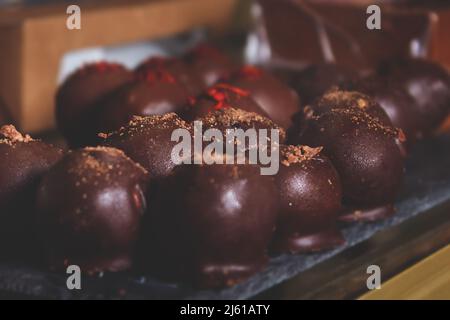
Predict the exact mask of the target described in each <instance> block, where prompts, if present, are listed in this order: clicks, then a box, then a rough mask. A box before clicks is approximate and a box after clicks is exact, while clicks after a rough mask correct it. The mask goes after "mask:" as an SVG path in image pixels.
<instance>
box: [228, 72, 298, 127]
mask: <svg viewBox="0 0 450 320" xmlns="http://www.w3.org/2000/svg"><path fill="white" fill-rule="evenodd" d="M229 82H230V83H231V84H233V85H235V86H236V87H239V88H242V89H244V90H247V91H248V92H250V95H251V97H252V98H253V100H255V101H256V102H257V103H258V104H259V106H260V107H261V109H263V110H264V111H265V112H266V114H267V116H268V117H269V118H270V119H272V120H273V121H274V122H275V123H277V124H278V125H280V126H282V127H283V128H285V129H287V128H289V127H290V126H291V125H292V116H293V115H294V113H296V112H298V111H299V109H300V101H299V98H298V95H297V93H296V92H295V91H294V90H292V89H291V88H289V87H288V86H287V85H285V84H284V83H283V82H281V81H280V80H278V79H277V78H275V77H274V76H272V75H270V74H269V73H267V72H265V71H263V70H261V69H258V68H256V67H252V66H245V67H242V68H241V69H240V70H238V71H237V72H236V73H235V74H234V75H233V76H232V77H231V78H230V79H229Z"/></svg>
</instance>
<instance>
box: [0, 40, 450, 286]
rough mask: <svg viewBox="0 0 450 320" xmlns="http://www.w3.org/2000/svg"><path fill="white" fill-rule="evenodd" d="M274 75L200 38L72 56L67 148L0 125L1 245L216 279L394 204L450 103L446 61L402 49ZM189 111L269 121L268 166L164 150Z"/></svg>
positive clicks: (52, 261)
mask: <svg viewBox="0 0 450 320" xmlns="http://www.w3.org/2000/svg"><path fill="white" fill-rule="evenodd" d="M275 74H277V75H280V74H281V73H278V72H276V73H275ZM275 74H272V73H271V72H269V71H267V70H264V69H262V68H258V67H254V66H239V65H238V64H236V63H234V62H232V61H231V60H230V59H229V58H228V57H227V56H226V55H224V54H222V53H221V52H220V51H218V50H216V49H214V48H211V47H209V46H206V45H202V46H200V47H198V48H195V49H194V50H192V51H191V52H189V53H188V54H186V55H185V56H183V57H181V58H151V59H149V60H147V61H145V62H143V63H142V64H141V65H140V66H138V67H137V68H136V70H133V71H130V70H127V69H125V68H124V67H123V66H121V65H118V64H112V63H106V62H99V63H94V64H90V65H88V66H85V67H83V68H81V69H80V70H77V71H76V72H75V73H74V74H72V75H71V76H70V77H69V78H68V79H67V80H66V81H65V82H64V84H63V85H62V86H61V87H60V89H59V90H58V93H57V97H56V101H57V110H56V114H57V120H58V127H59V129H60V131H61V133H62V134H63V135H64V137H65V138H66V139H67V141H68V143H69V145H70V146H71V148H72V149H71V150H69V151H62V150H60V149H58V148H56V147H53V146H51V145H48V144H46V143H45V142H42V141H40V140H35V139H33V138H31V137H30V136H28V135H23V134H21V133H20V132H18V131H17V130H16V129H15V128H14V127H13V126H11V125H7V126H3V127H1V129H0V212H1V215H2V218H3V219H2V222H3V223H2V224H1V225H0V252H1V254H0V256H1V257H2V258H4V259H21V260H27V261H31V262H34V263H39V264H40V265H43V266H47V267H49V268H51V269H53V270H64V268H66V267H67V266H68V265H72V264H76V265H79V266H80V267H81V269H82V270H83V271H84V272H87V273H90V274H95V273H99V272H117V271H125V270H130V269H132V270H137V271H139V272H140V273H142V274H151V275H154V276H158V277H160V278H162V279H167V280H170V281H182V282H187V283H191V284H193V285H195V286H199V287H206V288H218V287H223V286H231V285H234V284H236V283H238V282H240V281H243V280H244V279H246V278H248V277H249V276H251V275H252V274H254V273H255V272H257V271H258V270H260V269H261V268H263V267H264V264H265V263H266V261H267V260H268V257H269V256H270V255H275V254H297V253H311V252H318V251H323V250H329V249H331V248H334V247H336V246H339V245H341V244H343V243H344V242H345V239H344V238H343V236H342V234H341V232H340V230H339V229H340V226H341V225H342V224H344V223H349V222H370V221H375V220H378V219H383V218H387V217H389V216H391V215H392V214H394V212H395V208H394V205H393V204H394V201H395V198H396V195H397V194H398V192H399V190H400V189H401V184H402V178H403V176H404V161H405V158H406V157H407V156H408V150H410V148H412V147H413V146H414V141H415V140H417V139H422V138H424V137H427V136H428V135H430V134H431V133H432V132H433V131H434V129H435V128H436V127H437V126H438V125H439V124H440V122H441V121H443V120H444V118H445V116H447V115H448V113H449V111H450V79H449V76H448V74H447V73H446V72H445V70H443V69H442V68H441V67H439V66H437V65H435V64H433V63H431V62H427V61H423V60H402V61H401V62H399V61H396V62H387V63H384V64H383V65H382V66H380V68H379V70H377V71H376V72H375V73H374V74H372V75H371V76H369V77H360V76H359V75H358V73H357V72H355V71H353V70H350V71H349V70H347V69H346V68H343V67H341V66H336V65H316V66H311V67H308V68H307V69H305V70H303V71H300V72H298V71H296V72H293V71H292V72H283V73H282V74H281V78H280V77H278V76H276V75H275ZM196 121H201V123H202V124H203V127H202V130H205V131H206V130H208V129H219V130H221V131H222V132H223V131H225V130H227V129H243V130H248V129H257V130H260V129H265V130H276V131H277V132H278V133H279V135H278V136H279V140H278V141H269V142H275V143H274V144H273V145H272V147H274V149H272V150H271V152H279V170H278V172H277V173H276V174H275V175H262V174H261V171H260V168H261V164H255V163H251V162H249V161H244V162H243V163H242V164H238V163H233V164H222V163H226V161H225V160H226V159H223V157H225V155H220V154H212V155H211V156H212V157H215V159H214V160H215V162H214V163H213V164H210V163H209V162H208V161H206V160H205V159H202V161H201V162H200V163H197V164H195V163H194V164H177V163H174V161H173V158H172V151H173V149H174V146H175V145H176V144H177V142H176V141H173V140H172V133H173V132H174V131H175V130H176V129H184V130H186V131H187V132H189V133H192V134H193V132H194V131H195V129H194V127H195V123H196ZM255 148H256V149H262V148H267V142H266V143H263V142H262V141H260V140H258V141H257V143H256V144H255V145H251V146H249V150H247V151H251V150H250V149H255ZM191 156H195V155H191ZM226 156H229V155H226ZM232 156H234V155H232ZM247 156H248V154H247V153H246V154H245V157H247ZM221 157H222V159H221ZM247 160H248V159H247Z"/></svg>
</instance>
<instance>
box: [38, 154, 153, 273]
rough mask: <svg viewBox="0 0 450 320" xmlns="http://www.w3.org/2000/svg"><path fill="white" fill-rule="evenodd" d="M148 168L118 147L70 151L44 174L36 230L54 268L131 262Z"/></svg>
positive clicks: (93, 269) (115, 266) (119, 266)
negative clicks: (137, 162) (127, 155)
mask: <svg viewBox="0 0 450 320" xmlns="http://www.w3.org/2000/svg"><path fill="white" fill-rule="evenodd" d="M147 180H148V174H147V172H146V170H145V169H143V168H142V167H141V166H140V165H138V164H136V163H135V162H133V161H132V160H131V159H129V158H127V157H126V156H125V154H124V153H123V152H122V151H120V150H118V149H114V148H105V147H96V148H93V147H88V148H84V149H79V150H76V151H71V152H69V153H68V154H67V155H66V156H65V157H64V158H63V159H62V160H61V161H60V162H59V163H58V164H57V165H56V166H54V167H53V168H52V169H51V170H50V171H49V172H48V173H47V174H46V175H45V176H44V178H43V179H42V181H41V183H40V185H39V189H38V193H37V222H38V226H37V231H38V233H39V235H40V236H41V238H42V239H43V245H44V248H45V251H46V256H47V258H48V262H49V266H50V268H52V269H56V270H64V269H65V268H66V267H67V266H68V265H72V264H75V265H78V266H80V268H81V270H83V272H87V273H97V272H103V271H110V272H115V271H121V270H125V269H129V268H130V267H131V266H132V264H133V256H134V250H135V243H136V239H137V237H138V233H139V229H140V223H141V218H142V216H143V214H144V212H145V210H146V200H145V197H144V193H145V190H146V184H147Z"/></svg>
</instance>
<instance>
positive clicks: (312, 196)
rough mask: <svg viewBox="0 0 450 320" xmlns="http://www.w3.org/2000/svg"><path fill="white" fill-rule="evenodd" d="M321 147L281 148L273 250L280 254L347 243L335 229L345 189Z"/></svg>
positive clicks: (323, 248)
mask: <svg viewBox="0 0 450 320" xmlns="http://www.w3.org/2000/svg"><path fill="white" fill-rule="evenodd" d="M321 150H322V148H320V147H319V148H309V147H307V146H282V147H281V149H280V151H281V155H280V159H281V165H280V171H279V172H278V174H277V175H276V184H277V189H278V194H279V218H278V226H277V231H276V236H275V240H274V243H273V248H274V250H275V251H277V252H289V253H300V252H316V251H321V250H326V249H331V248H333V247H335V246H338V245H341V244H343V243H344V238H343V237H342V235H341V233H340V232H339V231H338V229H337V227H336V221H337V218H338V216H339V213H340V210H341V200H342V188H341V182H340V179H339V176H338V173H337V172H336V169H335V168H334V167H333V165H332V164H331V161H330V160H328V158H327V157H325V156H324V155H322V154H321Z"/></svg>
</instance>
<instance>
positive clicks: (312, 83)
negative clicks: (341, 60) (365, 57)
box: [289, 64, 358, 104]
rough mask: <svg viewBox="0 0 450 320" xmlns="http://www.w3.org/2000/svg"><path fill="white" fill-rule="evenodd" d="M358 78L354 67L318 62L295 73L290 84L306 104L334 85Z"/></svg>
mask: <svg viewBox="0 0 450 320" xmlns="http://www.w3.org/2000/svg"><path fill="white" fill-rule="evenodd" d="M357 78H358V74H357V73H356V72H354V71H353V70H352V69H349V68H346V67H343V66H340V65H336V64H317V65H311V66H309V67H307V68H305V69H304V70H303V71H301V72H298V73H294V74H293V75H292V76H291V79H290V80H289V83H290V85H291V86H292V88H294V89H295V90H296V91H297V93H298V94H299V96H300V99H301V100H302V102H303V103H304V104H309V103H311V102H313V100H315V99H316V98H318V97H319V96H321V95H322V94H324V93H325V92H326V91H328V90H329V89H331V87H333V86H340V85H342V84H345V83H347V82H349V81H353V80H355V79H357Z"/></svg>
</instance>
